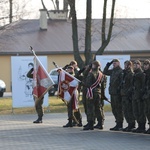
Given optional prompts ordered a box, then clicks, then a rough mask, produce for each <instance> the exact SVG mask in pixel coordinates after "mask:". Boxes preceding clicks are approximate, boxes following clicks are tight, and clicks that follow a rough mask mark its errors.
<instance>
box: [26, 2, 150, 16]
mask: <svg viewBox="0 0 150 150" xmlns="http://www.w3.org/2000/svg"><path fill="white" fill-rule="evenodd" d="M27 1H28V5H27V7H26V9H27V10H28V11H30V12H32V13H31V15H30V18H38V17H39V9H41V8H42V5H41V0H30V1H29V0H27ZM43 1H44V3H45V4H46V7H47V8H48V9H49V10H50V9H53V4H52V2H51V0H43ZM54 1H55V0H54ZM61 1H62V0H60V3H61ZM108 1H109V3H108V7H109V8H110V6H111V1H112V0H108ZM76 3H77V5H76V9H77V17H78V18H79V19H82V18H85V14H86V0H76ZM92 7H93V9H92V16H93V18H101V17H102V9H103V0H93V1H92ZM149 9H150V0H116V11H115V17H117V18H150V13H149Z"/></svg>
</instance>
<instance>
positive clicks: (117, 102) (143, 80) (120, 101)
mask: <svg viewBox="0 0 150 150" xmlns="http://www.w3.org/2000/svg"><path fill="white" fill-rule="evenodd" d="M110 66H111V67H110ZM63 69H64V70H65V71H66V72H68V73H69V74H71V75H72V76H74V77H76V78H77V79H79V80H80V81H81V82H80V84H79V86H78V90H77V91H78V93H77V95H72V97H71V100H70V101H68V102H65V103H66V106H67V112H68V122H67V124H65V125H64V126H63V127H64V128H67V127H73V126H78V127H82V126H83V130H94V128H96V129H99V130H103V128H104V121H105V115H104V100H108V99H107V98H106V96H105V88H106V82H107V76H110V82H109V94H110V100H111V102H110V103H111V108H112V113H113V115H114V118H115V123H116V125H115V126H114V127H112V128H110V130H112V131H123V132H134V133H146V134H150V60H148V59H146V60H145V61H144V62H143V63H141V62H140V61H139V60H135V61H133V62H132V61H130V60H126V61H125V62H124V68H123V69H122V68H121V66H120V61H119V60H118V59H113V60H112V61H111V62H108V63H107V64H106V66H105V67H104V70H103V71H102V70H101V64H100V62H99V61H93V62H92V63H91V64H89V65H87V66H85V67H84V68H82V69H79V67H78V65H77V62H76V61H74V60H73V61H71V62H70V64H69V65H66V66H65V67H63ZM32 71H33V70H31V71H30V73H28V76H29V74H31V72H32ZM81 91H82V100H81V101H82V104H83V106H84V111H85V115H86V120H87V124H85V125H83V124H82V115H81V112H80V108H78V109H74V108H73V103H74V101H75V99H77V100H78V101H79V99H80V93H81ZM42 103H43V98H42ZM42 103H40V104H36V103H35V104H36V105H35V108H36V111H37V114H38V119H37V120H35V121H34V122H33V123H42V116H43V108H42ZM124 120H125V121H126V122H127V124H128V126H127V127H123V123H124ZM146 123H148V126H149V127H148V129H146Z"/></svg>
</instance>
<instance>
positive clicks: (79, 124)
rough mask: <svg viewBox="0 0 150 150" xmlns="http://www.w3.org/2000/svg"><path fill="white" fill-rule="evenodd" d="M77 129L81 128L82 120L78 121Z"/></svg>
mask: <svg viewBox="0 0 150 150" xmlns="http://www.w3.org/2000/svg"><path fill="white" fill-rule="evenodd" d="M77 126H78V127H82V119H80V120H79V123H78V124H77Z"/></svg>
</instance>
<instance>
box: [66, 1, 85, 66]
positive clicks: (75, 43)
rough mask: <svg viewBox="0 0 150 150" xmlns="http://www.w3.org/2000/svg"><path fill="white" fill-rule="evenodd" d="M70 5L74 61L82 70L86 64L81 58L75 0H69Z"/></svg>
mask: <svg viewBox="0 0 150 150" xmlns="http://www.w3.org/2000/svg"><path fill="white" fill-rule="evenodd" d="M68 3H69V5H70V8H71V13H70V14H71V18H72V41H73V52H74V59H75V60H76V61H77V62H78V66H79V67H80V68H82V67H83V65H84V62H83V60H82V58H81V56H80V52H79V46H78V27H77V17H76V9H75V0H68Z"/></svg>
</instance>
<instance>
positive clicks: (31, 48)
mask: <svg viewBox="0 0 150 150" xmlns="http://www.w3.org/2000/svg"><path fill="white" fill-rule="evenodd" d="M30 50H31V52H32V53H33V55H34V56H36V54H35V51H34V50H33V47H32V46H30Z"/></svg>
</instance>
